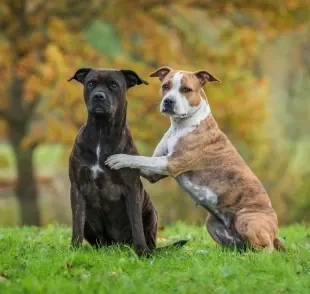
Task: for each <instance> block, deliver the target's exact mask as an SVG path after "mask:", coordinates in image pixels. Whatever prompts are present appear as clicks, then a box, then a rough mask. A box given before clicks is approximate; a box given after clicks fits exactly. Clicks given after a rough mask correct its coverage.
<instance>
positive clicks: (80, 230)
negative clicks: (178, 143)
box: [69, 68, 158, 255]
mask: <svg viewBox="0 0 310 294" xmlns="http://www.w3.org/2000/svg"><path fill="white" fill-rule="evenodd" d="M71 79H75V80H77V81H79V82H80V83H82V84H83V85H84V99H85V103H86V105H87V109H88V119H87V122H86V124H85V125H84V126H83V127H82V128H81V130H80V131H79V133H78V135H77V137H76V140H75V143H74V146H73V149H72V153H71V156H70V163H69V177H70V182H71V207H72V221H73V230H72V246H79V245H80V244H81V243H82V241H83V239H84V238H85V239H86V240H87V241H88V242H89V243H90V244H91V245H93V246H102V245H111V244H113V243H123V244H132V243H133V244H134V247H135V250H136V252H137V254H138V255H142V254H145V253H151V252H152V251H153V250H154V249H155V247H156V235H157V221H158V213H157V210H156V209H155V207H154V205H153V204H152V202H151V200H150V197H149V194H148V193H147V192H146V191H145V190H144V188H143V185H142V182H141V180H140V174H139V170H138V169H136V170H133V169H123V170H120V171H114V170H111V169H110V168H109V167H107V166H106V165H105V164H104V162H105V160H106V159H107V158H108V157H109V156H110V155H112V154H117V153H125V154H132V155H136V154H138V151H137V148H136V146H135V144H134V142H133V139H132V136H131V133H130V130H129V128H128V126H127V124H126V108H127V107H126V106H127V102H126V91H127V89H128V88H130V87H132V86H134V85H136V84H138V85H139V84H142V83H144V84H147V83H146V82H145V81H143V80H142V79H141V78H140V77H139V76H138V75H137V74H136V73H134V72H132V71H118V70H105V69H89V68H86V69H85V68H84V69H80V70H78V71H77V72H76V74H75V75H74V76H73V77H72V78H71ZM71 79H70V80H71ZM96 93H99V94H96ZM95 94H96V95H97V96H96V95H95ZM101 95H103V96H101ZM94 97H95V98H94ZM96 97H97V98H98V97H99V98H98V101H99V100H100V99H102V101H101V100H100V101H101V102H100V101H99V102H98V101H97V102H98V103H97V102H96ZM102 97H104V98H102ZM96 103H97V104H96ZM96 166H97V168H95V169H94V167H96Z"/></svg>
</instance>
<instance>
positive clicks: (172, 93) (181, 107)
mask: <svg viewBox="0 0 310 294" xmlns="http://www.w3.org/2000/svg"><path fill="white" fill-rule="evenodd" d="M182 77H183V74H182V73H181V72H180V71H178V72H177V73H176V74H175V75H174V76H173V78H172V88H171V89H170V90H169V91H168V92H167V93H166V95H165V96H164V97H163V100H162V101H161V104H160V110H161V112H162V111H163V108H164V104H163V103H164V100H165V98H167V97H171V99H173V100H175V108H174V113H175V115H176V116H184V115H187V114H188V112H189V109H190V105H189V103H188V100H187V98H186V97H185V96H184V95H183V94H182V93H181V92H180V89H181V82H182Z"/></svg>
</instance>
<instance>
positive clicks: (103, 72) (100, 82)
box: [68, 68, 148, 120]
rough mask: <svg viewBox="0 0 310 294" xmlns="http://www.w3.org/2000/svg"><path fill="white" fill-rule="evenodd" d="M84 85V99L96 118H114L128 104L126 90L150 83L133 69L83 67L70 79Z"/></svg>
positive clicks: (89, 111) (91, 113) (89, 110)
mask: <svg viewBox="0 0 310 294" xmlns="http://www.w3.org/2000/svg"><path fill="white" fill-rule="evenodd" d="M71 80H76V81H78V82H80V83H81V84H83V85H84V100H85V104H86V106H87V110H88V113H89V114H90V115H92V116H93V117H94V118H101V119H102V118H105V119H108V120H109V119H112V118H114V117H115V115H116V114H117V113H121V112H122V111H124V109H125V105H126V91H127V90H128V89H129V88H131V87H133V86H135V85H140V84H145V85H148V82H146V81H144V80H143V79H141V78H140V77H139V76H138V75H137V74H136V73H135V72H134V71H132V70H114V69H103V68H81V69H79V70H78V71H77V72H76V73H75V74H74V76H73V77H71V78H70V79H69V80H68V81H71Z"/></svg>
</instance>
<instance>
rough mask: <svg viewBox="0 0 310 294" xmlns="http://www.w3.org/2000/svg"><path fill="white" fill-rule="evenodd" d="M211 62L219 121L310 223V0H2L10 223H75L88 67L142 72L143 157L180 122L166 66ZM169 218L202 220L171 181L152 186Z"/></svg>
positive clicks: (2, 127)
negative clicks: (78, 74)
mask: <svg viewBox="0 0 310 294" xmlns="http://www.w3.org/2000/svg"><path fill="white" fill-rule="evenodd" d="M163 65H168V66H170V67H172V68H176V69H184V70H192V71H196V70H207V71H209V72H210V73H212V74H213V75H215V76H216V77H217V78H219V79H220V80H221V81H222V83H221V84H219V83H214V84H209V85H207V86H206V87H205V90H206V93H207V96H208V99H209V102H210V105H211V109H212V112H213V115H214V117H215V119H216V120H217V122H218V124H219V126H220V128H221V129H222V130H223V131H224V132H225V133H226V134H227V135H228V137H229V139H230V140H231V141H232V143H233V144H234V145H235V146H236V147H237V149H238V151H239V152H240V154H241V155H242V157H243V158H244V159H245V160H246V161H247V163H248V164H249V166H250V167H251V168H252V169H253V170H254V172H255V173H256V174H257V175H258V177H259V178H260V179H261V181H262V182H263V184H264V186H265V188H266V190H267V192H268V193H269V196H270V197H271V199H272V203H273V205H274V208H275V210H276V211H277V213H278V217H279V221H280V224H281V225H286V224H289V223H293V222H301V221H303V222H310V213H309V211H310V130H309V128H310V118H309V117H310V97H309V95H310V94H309V93H310V1H309V0H281V1H280V0H273V1H272V0H268V1H267V0H260V1H257V0H256V1H252V0H235V1H231V0H229V1H228V0H227V1H226V0H218V1H211V0H205V1H204V0H184V1H181V0H180V1H173V0H171V1H163V0H149V1H147V0H145V1H142V0H136V1H128V0H126V1H125V0H107V1H101V0H89V1H74V0H62V1H46V0H24V1H22V0H1V2H0V81H1V82H0V226H12V225H18V224H26V225H46V224H48V223H50V222H58V223H65V224H70V222H71V211H70V203H69V179H68V172H67V169H68V155H69V153H70V151H71V147H72V144H73V140H74V138H75V136H76V133H77V131H78V129H79V128H80V127H81V125H82V124H83V122H84V121H85V118H86V109H85V108H84V102H83V98H82V86H81V85H80V84H78V83H75V82H71V83H68V82H67V79H68V78H69V77H71V76H72V75H73V74H74V72H75V71H76V70H77V69H78V68H80V67H104V68H116V69H132V70H134V71H136V72H137V73H138V74H139V75H140V76H141V77H142V78H144V79H146V80H148V81H149V83H150V85H149V86H139V87H135V88H132V89H130V90H129V92H128V103H129V108H128V116H127V117H128V124H129V126H130V128H131V130H132V133H133V136H134V139H135V142H136V144H137V146H138V148H139V151H140V153H141V154H143V155H151V154H152V152H153V150H154V148H155V146H156V144H157V143H158V142H159V140H160V138H161V137H162V136H163V134H164V133H165V131H166V130H167V128H168V126H169V120H168V119H167V118H166V117H163V116H162V115H161V114H160V113H159V112H158V110H157V107H158V104H159V102H160V99H159V95H158V92H159V87H160V82H159V81H158V80H157V79H152V78H148V76H149V74H150V73H151V72H152V71H154V70H155V69H156V68H158V67H160V66H163ZM145 186H146V188H147V190H148V191H149V192H150V194H151V197H152V200H153V202H154V203H155V205H156V207H157V208H158V210H159V213H160V217H161V222H162V224H169V223H171V222H173V221H175V220H185V221H188V222H191V223H202V222H204V219H205V216H206V214H207V213H206V212H205V211H204V210H202V209H201V208H196V207H195V204H194V203H193V202H192V200H191V199H190V197H189V196H188V195H186V194H185V192H182V191H181V189H180V188H179V187H178V186H177V184H176V183H175V181H174V180H173V179H164V180H162V181H160V182H159V183H157V184H155V185H150V184H148V183H145Z"/></svg>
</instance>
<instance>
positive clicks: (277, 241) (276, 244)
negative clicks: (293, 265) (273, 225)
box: [273, 237, 287, 252]
mask: <svg viewBox="0 0 310 294" xmlns="http://www.w3.org/2000/svg"><path fill="white" fill-rule="evenodd" d="M273 246H274V248H275V249H276V250H277V251H282V252H285V251H287V247H286V246H285V245H284V244H283V243H282V242H281V241H280V239H279V238H278V237H276V238H275V239H274V241H273Z"/></svg>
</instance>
